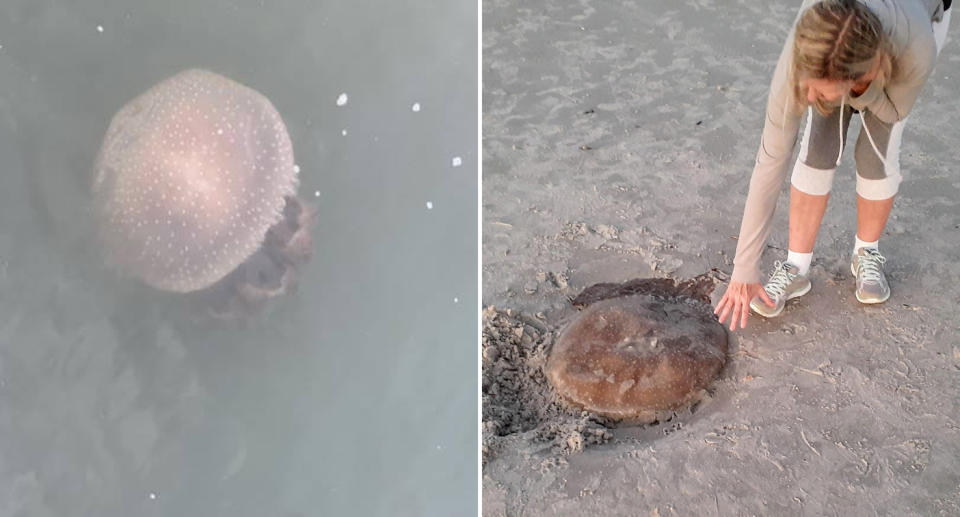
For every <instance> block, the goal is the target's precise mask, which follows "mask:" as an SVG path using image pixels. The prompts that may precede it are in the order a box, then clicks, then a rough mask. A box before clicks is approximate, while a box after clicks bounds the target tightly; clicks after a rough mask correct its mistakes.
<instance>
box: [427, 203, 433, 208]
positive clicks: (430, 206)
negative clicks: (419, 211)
mask: <svg viewBox="0 0 960 517" xmlns="http://www.w3.org/2000/svg"><path fill="white" fill-rule="evenodd" d="M427 210H433V201H427Z"/></svg>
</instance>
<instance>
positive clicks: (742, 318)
mask: <svg viewBox="0 0 960 517" xmlns="http://www.w3.org/2000/svg"><path fill="white" fill-rule="evenodd" d="M748 316H750V308H749V307H746V308H744V310H743V313H742V315H741V316H740V328H742V329H745V328H747V317H748Z"/></svg>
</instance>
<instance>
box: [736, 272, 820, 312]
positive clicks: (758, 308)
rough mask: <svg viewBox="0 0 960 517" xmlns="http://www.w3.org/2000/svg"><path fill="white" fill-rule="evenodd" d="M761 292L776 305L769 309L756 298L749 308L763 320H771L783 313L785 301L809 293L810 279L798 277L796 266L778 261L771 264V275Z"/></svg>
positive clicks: (761, 300)
mask: <svg viewBox="0 0 960 517" xmlns="http://www.w3.org/2000/svg"><path fill="white" fill-rule="evenodd" d="M763 290H764V291H766V292H767V296H769V297H770V299H771V300H773V302H774V303H776V305H775V306H773V307H770V306H768V305H767V304H766V303H764V302H763V299H761V298H760V297H759V296H758V297H756V298H754V299H753V300H751V301H750V308H751V309H753V312H755V313H757V314H759V315H760V316H763V317H764V318H773V317H775V316H779V315H780V313H781V312H783V306H784V305H785V304H786V303H787V300H790V299H793V298H796V297H798V296H803V295H805V294H807V293H808V292H809V291H810V279H809V278H807V277H806V276H800V269H799V268H797V266H794V265H793V264H788V263H786V262H780V261H779V260H778V261H776V262H774V263H773V274H772V275H770V280H768V281H767V285H765V286H763Z"/></svg>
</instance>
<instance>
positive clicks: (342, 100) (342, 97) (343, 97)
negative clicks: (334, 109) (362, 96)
mask: <svg viewBox="0 0 960 517" xmlns="http://www.w3.org/2000/svg"><path fill="white" fill-rule="evenodd" d="M346 104H347V94H345V93H341V94H340V96H339V97H337V106H344V105H346Z"/></svg>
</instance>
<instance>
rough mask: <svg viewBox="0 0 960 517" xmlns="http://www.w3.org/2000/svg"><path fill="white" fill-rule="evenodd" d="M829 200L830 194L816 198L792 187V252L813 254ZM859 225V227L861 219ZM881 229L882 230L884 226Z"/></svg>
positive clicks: (858, 202)
mask: <svg viewBox="0 0 960 517" xmlns="http://www.w3.org/2000/svg"><path fill="white" fill-rule="evenodd" d="M828 199H830V194H824V195H822V196H814V195H812V194H806V193H804V192H801V191H799V190H797V187H794V186H793V185H790V243H789V246H790V251H795V252H797V253H811V252H813V244H814V243H815V242H816V240H817V232H819V231H820V222H821V221H823V214H824V212H826V211H827V200H828ZM860 213H861V212H860V197H859V196H857V214H858V216H859V214H860ZM887 213H889V210H888V211H887ZM884 221H886V219H884ZM857 224H858V227H859V226H860V222H859V219H858V222H857ZM880 228H881V230H882V229H883V226H881V227H880Z"/></svg>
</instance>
